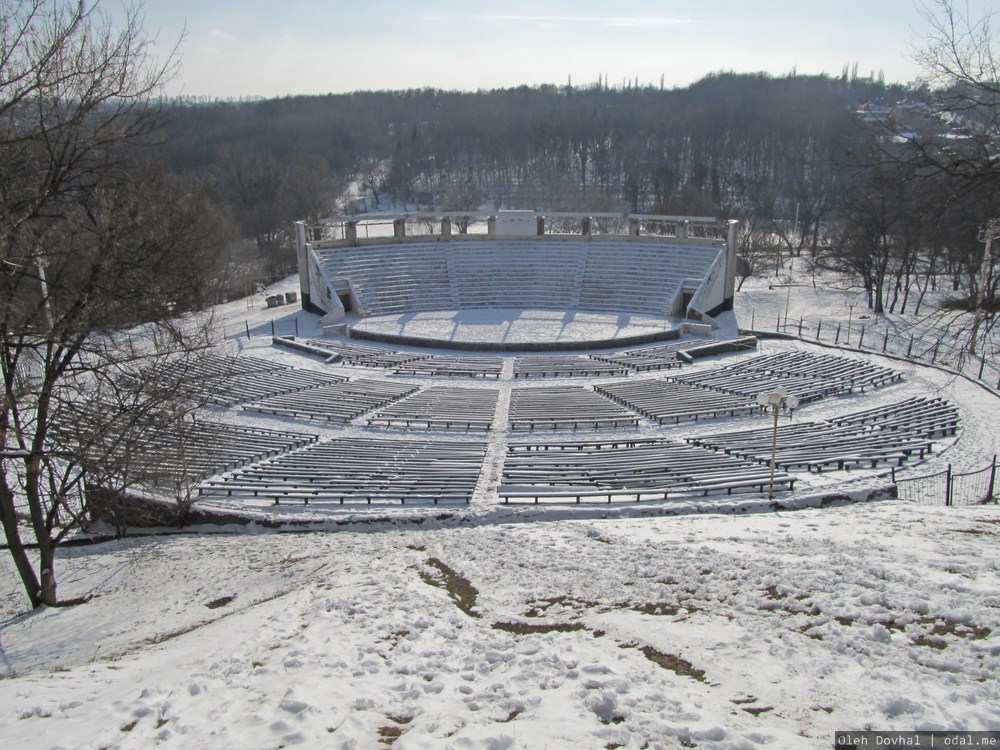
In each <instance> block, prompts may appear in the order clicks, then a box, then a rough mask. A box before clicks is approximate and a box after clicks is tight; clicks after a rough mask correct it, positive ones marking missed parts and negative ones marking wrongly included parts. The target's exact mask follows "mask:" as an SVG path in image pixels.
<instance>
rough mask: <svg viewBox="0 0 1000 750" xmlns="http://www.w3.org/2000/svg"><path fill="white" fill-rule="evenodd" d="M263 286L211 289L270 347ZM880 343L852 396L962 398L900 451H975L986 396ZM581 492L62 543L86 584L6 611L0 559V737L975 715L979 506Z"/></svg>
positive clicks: (659, 734) (699, 732) (308, 320)
mask: <svg viewBox="0 0 1000 750" xmlns="http://www.w3.org/2000/svg"><path fill="white" fill-rule="evenodd" d="M766 286H767V285H766V284H765V283H759V284H756V285H754V284H751V283H750V282H748V285H747V286H746V287H745V290H746V291H745V292H743V293H741V298H742V299H743V300H745V301H750V300H752V301H753V304H754V306H755V307H756V309H758V310H770V311H772V312H770V313H768V314H774V312H773V311H776V310H781V311H782V312H783V310H784V307H785V305H786V304H789V306H790V315H792V316H796V315H798V314H815V311H816V310H817V309H821V307H822V305H823V304H824V302H823V301H822V299H823V294H822V290H821V292H812V293H809V294H808V295H803V299H804V300H806V301H804V302H803V303H802V304H804V305H807V306H808V313H805V312H804V313H798V312H796V307H795V306H796V304H799V303H797V302H796V301H795V300H796V299H797V298H798V296H799V295H788V296H786V290H784V289H782V290H773V291H771V292H770V293H768V291H767V289H766ZM296 288H297V286H296V282H295V281H294V280H289V281H287V282H284V283H283V284H282V285H279V287H278V289H280V290H281V291H285V290H293V289H296ZM272 291H275V290H269V292H268V293H270V292H272ZM846 293H847V294H850V292H846ZM830 294H831V296H836V299H837V300H838V301H839V302H838V304H839V305H843V301H842V299H841V297H842V295H843V294H845V292H840V291H831V292H830ZM264 296H265V295H258V297H257V298H256V299H255V300H254V301H253V305H252V309H248V306H247V303H246V302H245V301H240V302H236V303H232V304H230V305H228V306H224V308H222V309H220V311H219V325H220V327H221V330H225V331H226V332H227V333H228V334H229V339H230V341H229V347H230V348H231V349H233V350H237V349H240V350H244V351H246V352H247V353H256V352H255V351H254V350H263V349H265V348H268V349H269V348H270V340H269V333H270V321H271V320H272V319H275V320H276V321H277V326H278V328H279V332H289V327H290V326H291V323H292V321H293V319H295V318H297V319H298V320H299V323H300V326H301V328H302V333H303V335H309V334H310V333H311V332H310V331H309V330H308V326H310V325H314V322H315V321H314V320H313V318H312V316H308V315H306V314H305V313H302V312H301V311H299V310H297V308H292V307H280V308H273V309H267V308H265V307H264V306H263V302H262V301H263V297H264ZM859 304H860V303H859ZM830 309H831V311H832V310H833V306H832V305H830ZM837 309H838V310H839V307H837ZM855 313H856V311H855ZM741 314H742V313H741ZM831 314H832V312H831ZM741 322H742V321H741ZM246 329H249V330H250V331H251V332H252V333H254V334H255V335H254V336H253V338H250V339H247V338H246V333H245V332H246ZM765 346H766V347H775V348H776V350H777V348H780V347H792V348H794V347H798V346H803V345H802V344H798V343H795V342H791V343H771V342H769V343H767V344H766V345H765ZM274 356H278V357H286V358H290V360H291V359H294V360H295V361H297V362H300V363H301V359H300V355H297V354H295V353H293V352H284V351H281V352H275V354H274ZM844 356H851V355H850V354H849V353H845V355H844ZM888 363H890V366H893V367H895V368H897V369H900V370H902V371H903V372H904V374H905V376H906V381H905V384H904V385H901V386H898V387H897V386H891V387H889V388H887V389H885V390H884V391H881V392H876V393H875V394H870V396H867V397H866V398H871V399H874V400H875V401H868V400H866V401H865V405H866V406H867V405H870V404H871V403H875V402H876V401H877V400H886V401H888V400H898V399H899V398H902V397H905V396H906V395H909V394H911V393H917V392H919V393H923V394H925V395H926V394H927V393H934V394H938V393H940V394H942V395H945V396H946V397H948V398H949V399H950V400H952V401H953V402H954V403H956V404H957V405H958V406H959V408H960V412H961V416H962V420H963V430H962V433H961V437H960V439H959V440H958V441H956V442H954V444H951V445H949V446H946V447H947V449H946V450H945V451H944V452H942V453H940V454H938V455H936V456H934V457H932V458H931V459H930V461H929V462H928V463H927V464H926V465H923V466H922V467H920V468H921V469H922V470H924V469H926V470H932V469H934V468H935V467H937V466H940V465H941V464H943V463H945V462H952V463H954V464H956V465H958V466H963V467H964V468H977V467H978V466H981V465H982V464H983V463H984V462H985V461H986V460H988V457H989V455H991V453H995V452H996V451H997V449H998V447H1000V445H998V444H1000V436H998V434H997V430H996V428H995V425H996V424H998V423H1000V403H998V402H1000V399H998V398H997V397H996V396H995V395H993V394H990V393H989V392H987V391H985V390H983V389H982V388H980V387H979V386H976V385H973V384H970V383H969V382H968V381H965V380H963V379H961V378H956V377H955V376H953V375H951V374H949V373H947V372H940V371H936V370H930V369H926V368H922V367H918V366H915V365H910V364H907V363H903V362H899V361H896V360H891V361H888ZM451 382H453V381H451ZM463 385H466V384H465V383H463ZM495 385H496V384H494V386H495ZM838 401H839V403H838V404H833V403H825V402H819V403H817V404H814V405H811V406H808V407H806V408H804V409H802V410H801V411H802V414H801V417H802V418H807V417H812V416H815V417H822V416H823V415H824V414H825V413H827V412H828V411H829V410H831V409H834V408H839V409H843V408H844V406H845V402H844V401H843V400H838ZM799 416H800V415H799V414H797V415H796V418H799ZM233 418H236V417H235V416H234V417H233ZM716 426H718V425H716ZM699 429H712V427H711V425H708V426H705V427H699ZM862 479H863V477H862ZM826 481H827V480H826V479H817V480H816V482H817V484H816V485H815V486H814V487H813V488H812V489H813V490H817V489H823V487H824V485H823V482H826ZM807 489H808V488H807ZM473 505H474V506H476V505H477V503H474V504H473ZM702 507H703V508H706V507H709V506H702ZM732 507H733V506H732V503H730V502H728V501H724V502H720V503H719V504H718V505H717V506H716V507H715V509H716V510H719V511H722V510H731V509H732ZM603 512H604V511H598V510H597V509H593V508H591V509H588V513H587V516H586V517H577V518H574V517H573V515H572V513H571V512H569V511H568V510H559V511H549V512H542V513H538V514H534V513H531V512H527V511H525V512H506V511H503V510H502V509H497V508H495V507H493V508H490V507H488V506H486V505H483V506H479V507H473V508H471V509H470V510H469V511H468V512H466V513H461V514H453V517H451V518H443V517H442V518H434V517H432V516H431V515H428V514H427V513H426V512H421V513H420V514H405V513H401V514H396V515H395V516H393V517H391V518H389V519H388V520H382V521H380V522H378V523H354V524H345V525H335V524H333V523H331V524H329V525H328V526H326V527H324V531H322V532H319V533H267V532H259V533H248V532H246V531H241V530H238V529H228V528H223V529H215V530H214V533H203V534H197V533H190V534H177V535H169V536H158V537H152V538H129V539H125V540H121V541H115V542H106V543H103V544H99V545H94V546H88V547H72V548H66V549H65V550H64V551H63V554H62V557H61V559H60V565H59V568H58V570H57V573H58V575H59V581H60V593H61V595H63V596H64V597H73V596H77V595H88V594H89V595H93V597H94V598H93V599H92V600H91V601H90V602H89V603H87V604H85V605H81V606H76V607H71V608H65V609H48V610H40V611H36V612H31V613H26V614H25V613H24V609H25V606H26V603H25V599H24V597H23V595H22V593H21V592H20V590H19V584H18V581H17V579H16V576H15V574H14V571H13V568H12V566H11V564H10V562H9V560H8V558H7V557H6V556H0V738H2V743H3V746H4V747H5V748H6V747H12V748H14V747H33V748H43V747H66V748H76V747H87V748H90V747H94V748H97V747H122V748H127V747H149V746H157V745H159V746H163V747H178V748H181V747H183V748H189V747H246V748H276V747H288V746H293V745H298V746H304V747H331V748H359V749H360V748H379V747H383V748H384V747H388V746H390V745H391V746H392V747H396V748H456V749H466V748H468V749H473V748H475V749H479V748H482V749H483V750H499V749H501V748H530V749H532V750H534V749H536V748H591V747H593V748H614V747H623V748H642V747H646V748H680V747H700V748H734V749H735V748H758V747H760V748H790V749H791V748H812V747H830V746H832V744H833V732H834V731H835V730H844V729H855V730H856V729H864V728H875V729H899V730H913V729H963V730H1000V684H998V681H997V667H998V665H1000V631H998V628H1000V559H998V557H997V542H998V538H1000V510H998V508H997V506H977V507H965V508H943V507H937V508H931V507H921V506H916V505H913V504H909V503H904V502H899V501H882V502H875V503H867V504H859V505H844V506H838V507H828V508H815V509H807V510H800V511H796V512H753V513H743V514H733V513H722V512H720V513H699V514H687V515H678V516H675V517H638V514H637V513H630V512H628V511H627V510H626V509H619V508H617V507H616V508H613V509H611V510H608V511H607V512H606V514H607V515H608V516H609V517H607V518H601V517H599V516H600V514H601V513H603ZM442 515H444V514H442Z"/></svg>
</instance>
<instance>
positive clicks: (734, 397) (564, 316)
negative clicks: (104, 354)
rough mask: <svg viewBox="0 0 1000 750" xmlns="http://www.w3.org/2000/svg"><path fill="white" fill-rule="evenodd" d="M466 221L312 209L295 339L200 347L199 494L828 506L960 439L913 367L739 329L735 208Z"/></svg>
mask: <svg viewBox="0 0 1000 750" xmlns="http://www.w3.org/2000/svg"><path fill="white" fill-rule="evenodd" d="M468 218H469V217H457V216H449V215H443V216H442V215H440V214H438V215H436V216H433V217H428V216H416V215H399V216H394V217H381V224H380V226H382V227H383V228H385V229H388V228H389V227H391V233H388V232H383V235H384V236H374V237H373V236H370V232H371V229H370V227H368V226H366V222H372V219H371V218H370V217H368V218H366V217H342V218H339V219H336V220H331V221H330V222H328V223H326V224H324V225H323V226H320V227H306V226H305V225H304V224H299V225H298V227H297V231H298V236H299V248H298V253H299V271H300V273H299V279H298V281H299V286H298V293H297V294H295V293H288V294H286V295H285V297H286V300H276V301H275V302H274V304H277V302H278V301H281V302H284V301H289V302H290V301H291V300H292V299H293V298H295V299H296V302H298V299H297V296H298V295H301V307H302V312H300V313H298V319H299V320H300V321H303V324H302V325H301V326H299V327H298V335H291V334H286V333H283V332H280V331H279V332H277V333H276V335H275V336H274V337H273V339H270V340H268V341H267V345H266V346H257V347H243V348H242V350H241V351H240V352H239V353H238V354H234V353H229V354H224V355H222V354H220V355H219V356H216V357H213V358H211V359H208V360H206V361H205V363H204V364H203V372H201V373H200V375H201V377H202V379H203V382H204V384H205V386H204V387H205V389H206V393H205V395H206V398H208V399H209V400H211V402H212V403H213V406H212V407H211V408H210V409H209V410H208V412H209V413H207V414H205V415H204V416H203V417H200V418H199V420H200V421H199V430H198V438H197V441H198V442H197V445H195V446H193V447H194V450H192V446H190V445H189V446H188V448H187V449H186V451H185V453H186V455H185V459H184V461H183V462H180V461H178V465H177V467H176V471H177V472H180V473H183V474H184V478H185V480H186V481H190V482H192V485H193V486H194V488H195V494H196V495H197V499H198V501H199V503H200V504H203V505H206V506H211V507H216V508H219V507H221V508H228V509H240V510H242V511H247V512H260V513H269V514H274V513H293V514H307V513H308V514H315V513H319V514H324V513H343V512H345V511H349V512H359V513H370V512H372V511H375V510H380V511H381V512H383V513H390V514H391V513H398V512H400V511H402V510H406V511H407V512H412V513H417V514H420V513H427V512H428V509H431V512H434V513H437V512H438V511H436V510H433V509H435V508H437V507H439V506H449V507H452V508H465V509H467V510H479V511H483V512H496V511H498V510H510V509H517V511H518V512H527V508H526V506H530V507H531V508H534V509H536V510H537V509H538V508H548V509H564V510H566V511H567V512H568V509H570V508H580V507H590V508H593V507H595V506H597V505H600V506H602V507H604V508H607V507H608V506H609V505H612V506H614V507H615V508H616V509H622V508H632V509H635V508H643V509H649V512H654V511H658V512H670V509H671V508H675V507H679V506H683V507H685V508H691V507H696V508H698V507H701V508H709V507H717V506H719V505H720V504H726V505H729V506H732V507H737V508H739V507H742V508H751V507H764V506H771V507H790V505H793V504H794V502H795V501H796V499H799V498H803V497H810V498H813V502H814V503H816V504H820V503H823V504H825V503H827V502H830V501H832V500H833V499H837V498H840V499H853V500H858V499H860V500H866V499H870V498H875V497H882V496H886V495H887V494H889V495H891V494H892V491H893V489H894V488H893V485H892V477H893V475H894V472H898V471H908V470H912V469H913V468H914V467H919V466H921V465H922V464H925V463H926V462H928V461H932V460H933V459H934V457H935V456H938V455H939V454H940V453H941V452H942V451H943V450H945V449H947V448H948V447H949V446H951V445H952V444H954V442H955V441H956V440H958V439H959V437H960V435H961V429H962V420H961V418H960V417H961V413H960V409H959V408H958V407H957V406H956V405H955V404H954V403H952V402H951V401H950V400H949V399H948V398H947V397H942V396H941V395H939V394H934V393H926V394H924V393H919V392H917V391H918V389H914V388H912V387H907V385H906V384H907V377H908V376H907V374H906V372H905V369H906V368H900V367H896V366H893V364H892V363H891V362H887V361H881V360H876V359H873V358H870V357H863V356H861V355H857V354H856V353H853V352H845V351H830V350H827V349H821V348H819V347H809V346H805V345H794V344H791V343H788V342H770V341H763V340H761V339H760V338H759V337H757V336H754V335H751V334H749V333H747V332H741V331H740V328H739V326H738V325H737V318H736V315H735V314H734V310H733V307H734V305H733V302H734V277H735V264H736V253H735V231H734V229H733V226H732V225H725V224H719V223H717V222H715V221H714V220H712V219H709V218H706V217H663V216H657V217H650V216H628V217H621V216H617V217H615V216H601V215H598V216H594V215H585V214H560V215H551V214H550V215H544V216H543V215H541V214H537V213H535V212H510V213H509V214H508V213H506V212H500V213H498V214H493V215H488V216H484V217H479V218H481V219H485V221H482V222H480V226H482V227H484V228H485V231H483V232H480V233H478V234H473V233H465V232H463V231H455V225H458V226H460V227H462V228H463V229H464V226H465V225H464V221H465V220H467V219H468ZM608 225H616V226H617V227H618V228H619V230H620V231H618V232H615V231H598V230H599V228H606V227H607V226H608ZM428 227H431V231H430V232H429V233H428V231H427V228H428ZM554 227H560V228H562V230H563V231H553V228H554ZM418 228H423V229H422V232H423V233H422V234H417V231H416V230H417V229H418ZM567 228H568V230H569V231H567ZM331 235H333V236H331ZM364 235H369V236H364ZM283 309H287V308H283ZM279 312H280V311H279ZM762 394H763V395H762ZM775 394H777V395H775ZM767 397H771V398H772V404H774V406H773V407H772V405H764V406H762V402H761V401H760V399H761V398H765V399H766V398H767ZM782 397H788V398H789V399H791V400H786V401H780V399H781V398H782ZM789 404H792V405H797V406H798V408H797V409H795V410H794V413H792V412H791V411H790V410H788V409H785V408H782V407H787V406H788V405H789ZM779 422H780V429H779ZM776 436H777V437H778V438H780V439H777V440H776ZM168 454H169V451H167V452H166V453H165V457H164V460H165V461H168V460H169V458H168ZM192 455H195V456H197V458H196V459H193V460H192V458H191V456H192ZM775 503H778V505H777V506H775V505H774V504H775ZM573 512H578V511H573Z"/></svg>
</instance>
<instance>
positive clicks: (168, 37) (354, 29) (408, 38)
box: [104, 0, 990, 97]
mask: <svg viewBox="0 0 1000 750" xmlns="http://www.w3.org/2000/svg"><path fill="white" fill-rule="evenodd" d="M104 2H105V7H106V8H108V9H109V10H110V9H111V8H110V6H108V5H107V3H108V0H104ZM919 2H921V0H836V1H829V0H810V1H809V2H803V1H802V0H767V1H766V2H765V1H764V0H743V1H739V0H702V1H701V2H695V1H693V0H687V1H686V2H674V1H673V0H660V2H654V1H653V0H638V1H632V2H630V1H629V0H621V1H619V2H610V1H609V0H605V1H604V2H589V1H588V0H573V1H572V2H571V1H569V0H566V1H562V0H558V1H551V0H537V1H536V2H523V1H522V0H508V1H507V2H491V3H475V2H455V1H452V0H431V1H429V2H421V1H420V0H406V2H403V1H402V0H354V2H340V1H339V0H334V1H333V2H320V1H319V0H286V1H285V2H283V3H281V2H275V1H274V0H238V1H237V0H201V2H196V1H195V0H145V2H144V3H143V5H144V8H145V25H146V27H147V29H149V30H150V31H151V32H154V33H156V34H157V36H158V39H159V40H160V42H161V43H162V44H163V45H165V46H169V44H170V43H172V42H174V41H176V40H177V38H178V36H179V35H180V33H181V31H182V29H183V30H185V37H184V39H183V42H182V44H181V59H182V64H181V70H180V74H179V76H178V78H177V79H176V80H174V81H173V82H172V83H171V84H170V85H169V87H168V89H167V93H170V94H187V95H192V96H197V95H207V96H222V97H225V96H254V95H257V96H265V97H273V96H283V95H286V94H322V93H327V92H344V91H356V90H362V89H404V88H422V87H425V86H431V87H435V88H444V89H464V90H476V89H481V88H482V89H488V88H497V87H506V86H518V85H521V84H527V85H537V84H542V83H553V84H565V83H566V82H567V81H568V80H570V79H571V80H572V82H573V84H574V85H585V84H588V83H592V82H595V81H597V80H598V77H599V76H600V77H602V78H606V79H607V80H608V81H609V83H610V84H611V85H621V83H622V81H623V80H625V79H629V80H635V79H636V78H638V79H639V82H640V83H642V84H648V83H651V84H654V85H659V84H660V81H661V78H662V80H663V81H664V84H665V85H666V86H667V87H668V88H669V87H673V86H684V85H687V84H689V83H691V82H693V81H696V80H698V79H699V78H701V77H703V76H704V75H706V74H707V73H710V72H713V71H719V70H735V71H737V72H752V71H767V72H769V73H772V74H777V75H782V74H785V73H788V72H789V71H791V70H792V69H793V68H794V69H796V70H797V71H798V72H800V73H822V72H826V73H830V74H839V73H840V72H841V70H842V69H843V67H844V65H853V64H854V63H857V64H858V70H859V72H860V73H862V74H867V73H869V72H872V71H878V70H883V71H884V72H885V76H886V78H887V79H888V80H890V81H903V82H909V81H912V80H913V79H914V78H915V77H916V76H917V70H916V68H915V67H914V66H913V65H912V63H911V62H910V61H909V60H908V57H907V48H908V45H909V44H911V43H913V42H915V41H918V40H919V38H920V37H921V35H922V34H924V33H926V31H927V27H926V24H925V22H924V21H923V19H922V18H921V16H920V14H919V13H918V10H917V3H919ZM925 2H927V3H928V4H930V3H931V2H932V0H925ZM957 2H959V3H963V4H964V2H965V0H957ZM969 4H970V13H971V15H972V16H973V17H976V18H978V17H980V16H982V15H983V13H984V12H985V10H986V9H987V8H989V7H990V3H989V2H986V1H985V0H969Z"/></svg>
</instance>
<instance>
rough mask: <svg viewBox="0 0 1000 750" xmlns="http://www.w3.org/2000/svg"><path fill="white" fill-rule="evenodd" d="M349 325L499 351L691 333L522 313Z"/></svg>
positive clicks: (641, 323)
mask: <svg viewBox="0 0 1000 750" xmlns="http://www.w3.org/2000/svg"><path fill="white" fill-rule="evenodd" d="M349 325H350V328H351V336H352V337H354V338H364V339H370V340H375V341H384V342H390V343H397V344H413V345H433V346H439V347H444V348H459V349H479V350H493V351H497V350H500V351H503V350H512V351H513V350H518V349H535V348H537V349H545V350H547V351H551V350H558V349H584V348H587V349H591V348H601V347H610V346H626V345H630V344H640V343H648V342H652V341H664V340H669V339H673V338H677V337H679V336H680V335H682V334H683V333H684V328H685V325H684V321H683V320H678V319H677V318H676V317H668V316H663V317H653V316H650V315H646V314H641V313H617V314H610V313H603V312H588V311H584V310H566V311H560V310H528V309H521V308H487V309H474V310H436V311H429V312H412V313H405V314H401V315H378V316H371V317H367V318H363V319H356V320H354V321H353V322H352V321H349Z"/></svg>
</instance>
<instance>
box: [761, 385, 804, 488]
mask: <svg viewBox="0 0 1000 750" xmlns="http://www.w3.org/2000/svg"><path fill="white" fill-rule="evenodd" d="M757 403H758V404H760V406H761V407H763V408H764V409H770V410H771V414H772V416H773V417H774V429H773V431H772V432H771V484H770V489H769V491H768V493H767V497H768V499H769V500H770V499H773V498H774V467H775V463H776V462H777V458H778V414H779V412H781V411H783V410H787V411H788V414H789V416H791V413H792V411H793V410H794V409H795V407H797V406H798V405H799V400H798V398H796V397H795V396H793V395H792V394H790V393H789V392H788V389H787V388H785V387H784V386H783V385H779V386H778V387H777V388H775V389H774V390H773V391H771V392H770V393H768V392H762V393H758V394H757Z"/></svg>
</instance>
